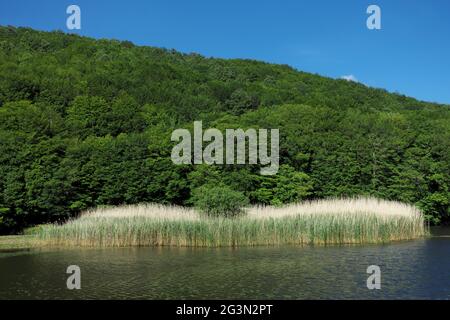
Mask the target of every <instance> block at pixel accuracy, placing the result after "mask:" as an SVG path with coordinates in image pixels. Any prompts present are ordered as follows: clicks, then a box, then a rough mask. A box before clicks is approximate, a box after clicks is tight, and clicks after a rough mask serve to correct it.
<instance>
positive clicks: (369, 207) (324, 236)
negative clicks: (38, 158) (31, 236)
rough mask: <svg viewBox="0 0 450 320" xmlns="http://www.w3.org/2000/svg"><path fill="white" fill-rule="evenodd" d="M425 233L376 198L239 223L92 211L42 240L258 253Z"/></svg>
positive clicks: (296, 208)
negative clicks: (286, 246)
mask: <svg viewBox="0 0 450 320" xmlns="http://www.w3.org/2000/svg"><path fill="white" fill-rule="evenodd" d="M427 234H428V229H427V227H426V225H425V223H424V220H423V216H422V214H421V212H420V211H419V210H418V209H417V208H415V207H414V206H411V205H407V204H404V203H400V202H394V201H383V200H377V199H372V198H356V199H331V200H319V201H311V202H305V203H299V204H294V205H289V206H284V207H261V206H258V207H251V208H249V209H247V213H246V214H245V215H243V216H240V217H237V218H210V217H206V216H204V215H202V214H200V213H198V212H197V211H195V210H194V209H189V208H183V207H175V206H162V205H151V204H146V205H135V206H120V207H114V208H101V209H95V210H91V211H88V212H85V213H84V214H82V215H81V216H80V217H79V218H78V219H74V220H71V221H69V222H67V223H65V224H63V225H56V224H55V225H47V226H45V227H43V228H40V229H39V232H38V237H39V239H40V240H43V241H45V242H46V243H48V244H50V245H57V246H89V247H123V246H178V247H182V246H196V247H223V246H232V247H236V246H259V245H281V244H295V245H311V244H317V245H327V244H377V243H387V242H391V241H398V240H411V239H416V238H419V237H422V236H425V235H427Z"/></svg>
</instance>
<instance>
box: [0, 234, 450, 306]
mask: <svg viewBox="0 0 450 320" xmlns="http://www.w3.org/2000/svg"><path fill="white" fill-rule="evenodd" d="M432 232H433V236H432V237H430V238H427V239H420V240H415V241H404V242H398V243H393V244H389V245H367V246H328V247H317V246H316V247H303V248H301V247H294V246H281V247H257V248H238V249H232V248H219V249H205V248H149V247H146V248H142V247H141V248H111V249H80V248H75V249H64V250H62V249H59V250H56V249H52V250H28V251H13V252H0V299H19V298H21V299H23V298H25V299H413V298H415V299H450V229H449V228H434V229H433V231H432ZM69 265H77V266H79V267H80V269H81V289H80V290H68V289H67V287H66V280H67V277H68V276H69V275H68V274H66V269H67V267H68V266H69ZM370 265H378V266H379V267H380V269H381V289H380V290H369V289H367V286H366V281H367V278H368V277H369V274H367V273H366V271H367V267H368V266H370Z"/></svg>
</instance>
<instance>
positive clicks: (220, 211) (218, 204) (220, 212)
mask: <svg viewBox="0 0 450 320" xmlns="http://www.w3.org/2000/svg"><path fill="white" fill-rule="evenodd" d="M192 201H193V203H194V206H195V207H196V208H197V209H198V210H200V211H201V212H203V213H205V214H206V215H208V216H211V217H226V218H230V217H236V216H238V215H240V214H242V213H243V212H244V209H245V207H246V206H247V205H248V204H249V200H248V198H247V197H245V195H244V194H242V193H241V192H239V191H234V190H232V189H231V188H229V187H227V186H211V185H204V186H201V187H199V188H197V189H195V190H194V192H193V199H192Z"/></svg>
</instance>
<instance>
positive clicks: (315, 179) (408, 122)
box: [0, 27, 450, 234]
mask: <svg viewBox="0 0 450 320" xmlns="http://www.w3.org/2000/svg"><path fill="white" fill-rule="evenodd" d="M0 61H1V63H0V233H2V234H3V233H16V232H20V230H21V229H23V228H25V227H28V226H32V225H35V224H42V223H49V222H55V221H63V220H66V219H67V218H69V217H72V216H74V215H76V214H78V213H79V212H80V211H81V210H84V209H87V208H90V207H95V206H100V205H117V204H131V203H137V202H157V203H167V204H169V203H171V204H178V205H188V204H191V203H192V201H193V199H192V194H193V190H195V189H196V188H198V187H201V186H202V185H204V184H208V185H210V184H216V185H218V184H223V185H226V186H228V187H229V188H231V189H232V190H235V191H238V192H241V193H242V194H244V195H245V196H246V197H248V198H249V199H250V201H251V202H252V203H266V204H281V203H287V202H295V201H299V200H303V199H310V198H326V197H341V196H354V195H372V196H376V197H379V198H386V199H393V200H401V201H405V202H408V203H414V204H417V205H418V206H420V207H421V208H422V209H423V210H424V212H425V214H426V217H427V219H428V220H429V221H430V222H431V223H435V224H437V223H442V224H443V223H449V222H450V214H449V210H450V209H449V208H450V109H449V106H446V105H438V104H432V103H427V102H422V101H417V100H415V99H413V98H409V97H405V96H401V95H398V94H391V93H388V92H386V91H384V90H379V89H373V88H368V87H366V86H364V85H362V84H359V83H352V82H347V81H342V80H333V79H329V78H324V77H320V76H317V75H312V74H308V73H304V72H299V71H297V70H294V69H292V68H290V67H288V66H283V65H273V64H268V63H263V62H258V61H250V60H223V59H206V58H203V57H201V56H199V55H196V54H181V53H178V52H175V51H168V50H165V49H159V48H151V47H138V46H134V45H132V44H130V43H128V42H120V41H107V40H94V39H89V38H85V37H80V36H77V35H74V34H64V33H62V32H39V31H34V30H31V29H27V28H13V27H0ZM194 120H203V126H204V128H207V127H216V128H219V129H221V130H223V129H226V128H239V127H241V128H244V129H245V128H268V129H270V128H278V129H280V171H279V173H278V174H277V175H276V176H274V177H263V176H261V175H260V174H259V168H258V167H257V166H249V165H242V166H213V167H211V166H176V165H174V164H173V163H172V162H171V160H170V152H171V148H172V147H173V143H172V142H171V141H170V136H171V133H172V131H173V130H174V129H176V128H189V127H191V126H192V122H193V121H194Z"/></svg>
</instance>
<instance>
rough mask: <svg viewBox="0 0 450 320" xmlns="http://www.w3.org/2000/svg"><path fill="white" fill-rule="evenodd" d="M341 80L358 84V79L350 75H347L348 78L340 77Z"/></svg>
mask: <svg viewBox="0 0 450 320" xmlns="http://www.w3.org/2000/svg"><path fill="white" fill-rule="evenodd" d="M341 79H344V80H347V81H353V82H359V81H358V79H356V77H355V76H354V75H352V74H349V75H348V76H342V77H341Z"/></svg>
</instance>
